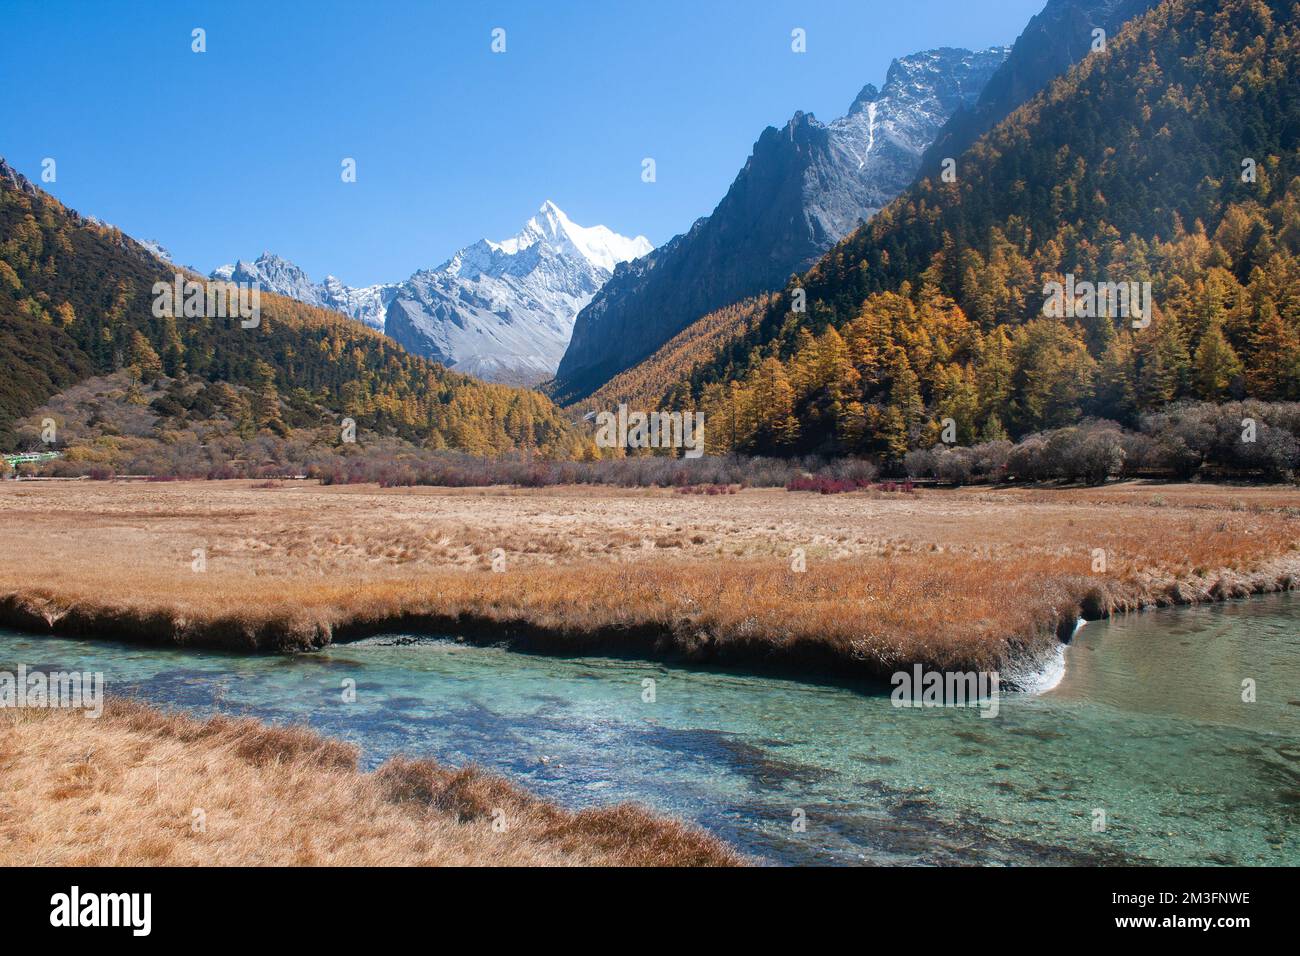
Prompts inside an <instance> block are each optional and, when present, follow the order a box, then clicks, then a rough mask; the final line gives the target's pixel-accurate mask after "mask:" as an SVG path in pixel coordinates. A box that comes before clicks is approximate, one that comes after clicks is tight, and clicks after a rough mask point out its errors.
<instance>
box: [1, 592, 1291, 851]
mask: <svg viewBox="0 0 1300 956" xmlns="http://www.w3.org/2000/svg"><path fill="white" fill-rule="evenodd" d="M1297 624H1300V596H1296V595H1290V594H1282V595H1272V596H1268V597H1263V598H1256V599H1252V600H1249V601H1244V602H1236V603H1231V604H1224V605H1214V606H1207V607H1199V608H1178V609H1169V610H1160V611H1151V612H1145V613H1142V614H1135V615H1129V616H1126V617H1121V618H1117V619H1115V620H1113V621H1109V622H1094V623H1092V624H1089V625H1087V626H1086V627H1085V628H1083V629H1082V630H1081V631H1079V633H1078V635H1077V636H1076V638H1075V640H1074V642H1073V643H1072V645H1071V646H1070V647H1069V648H1067V649H1065V652H1064V657H1065V674H1064V677H1063V678H1062V679H1061V680H1060V681H1059V683H1057V684H1056V685H1055V686H1054V687H1053V688H1051V689H1050V690H1047V691H1045V692H1042V693H1039V694H1033V695H1031V694H1003V695H1002V697H1001V701H1000V707H999V712H998V714H997V716H996V717H992V718H988V717H982V716H980V713H981V712H980V711H979V710H978V709H976V708H949V709H942V708H938V709H935V708H926V709H911V708H896V707H894V706H892V705H891V702H890V699H889V697H888V696H887V694H885V693H882V692H878V691H877V692H870V691H867V690H865V689H864V688H862V687H855V686H847V685H839V686H834V685H832V686H827V685H819V684H805V683H799V682H795V681H788V680H780V679H773V678H771V677H760V676H750V675H738V674H727V673H719V672H714V671H701V670H693V669H685V668H680V667H675V666H666V665H662V664H654V663H645V662H639V661H625V660H612V659H607V658H581V659H568V658H554V657H541V656H532V655H526V654H518V653H513V652H510V651H506V650H503V649H500V648H481V647H473V646H469V645H465V644H459V643H456V642H454V641H450V640H442V639H433V638H411V637H409V636H400V635H399V636H392V637H383V638H372V639H368V640H365V641H360V642H357V643H353V644H347V645H341V646H336V647H332V648H329V649H327V650H325V651H322V652H319V653H314V654H309V655H302V656H298V657H244V656H237V655H230V654H220V653H212V652H196V651H178V650H164V649H157V648H145V647H136V646H128V645H121V644H116V643H112V642H105V641H84V640H71V639H64V638H53V637H44V636H31V635H23V634H20V633H17V632H13V631H4V630H0V670H6V669H7V670H10V671H13V670H15V669H16V667H17V665H18V664H26V665H27V666H28V667H29V668H31V667H33V666H37V667H41V668H49V669H76V670H91V671H101V672H103V673H104V675H105V680H106V682H107V686H108V689H109V691H110V692H116V693H129V694H136V695H138V696H140V697H142V698H144V699H146V700H148V701H151V702H154V703H157V704H164V705H171V706H176V707H181V708H184V709H186V710H188V711H192V712H196V713H200V714H207V713H212V712H214V711H217V710H222V711H226V712H234V713H241V714H249V715H253V716H256V717H260V718H263V719H269V720H273V721H294V722H306V723H308V724H310V725H311V726H312V727H314V728H316V729H318V730H320V731H322V732H324V733H326V734H330V735H333V736H337V737H342V738H345V739H348V740H351V741H353V742H355V743H357V744H358V745H360V747H361V748H362V752H363V755H364V760H365V762H366V764H367V766H375V765H377V764H378V763H380V762H382V760H383V759H384V758H385V757H387V756H388V755H390V754H393V753H396V752H403V753H406V754H408V755H411V756H432V757H436V758H437V759H439V760H441V761H444V762H450V763H455V764H459V763H464V762H468V761H475V762H477V763H479V764H482V765H484V766H486V767H489V768H492V769H495V770H498V771H501V772H503V773H505V774H506V775H507V776H509V777H511V778H512V779H514V780H516V781H518V782H520V783H522V784H524V785H525V786H527V787H528V788H530V789H531V790H533V791H535V792H537V793H539V794H542V795H543V796H546V797H549V798H551V799H554V800H556V801H558V802H560V803H562V804H564V805H566V806H570V807H574V808H579V807H584V806H591V805H595V804H605V803H610V802H615V801H620V800H638V801H641V802H644V803H647V804H649V805H650V806H652V807H655V808H657V809H659V810H662V811H666V812H669V813H673V814H676V815H679V816H681V817H683V818H686V819H690V820H694V821H696V822H697V823H699V824H701V825H702V826H704V827H707V828H708V829H710V830H712V831H713V832H715V833H717V834H719V835H720V836H722V837H723V838H725V839H727V840H728V841H730V842H731V843H733V844H734V845H736V846H738V847H739V848H741V849H742V850H744V851H746V852H748V853H750V854H752V855H754V856H756V857H758V858H759V859H761V860H763V861H766V862H772V863H830V864H835V863H850V864H852V863H870V864H891V863H907V864H969V863H978V864H1016V863H1065V864H1085V865H1087V864H1098V863H1100V864H1106V863H1167V864H1192V863H1208V864H1229V865H1242V864H1271V865H1283V864H1285V865H1296V864H1298V863H1300V842H1298V841H1297V833H1300V628H1298V627H1297ZM647 678H649V679H650V680H652V681H653V682H654V683H653V690H654V694H653V697H654V699H653V701H648V700H647V699H646V697H648V696H649V695H648V693H647V684H646V679H647ZM1248 680H1249V681H1253V682H1254V688H1255V700H1254V702H1245V701H1243V699H1242V697H1243V682H1244V681H1248ZM353 681H354V682H355V689H356V700H355V701H354V702H345V699H344V698H345V696H346V695H345V690H346V689H347V688H348V687H350V686H351V683H350V682H353ZM1103 815H1104V816H1103ZM1103 824H1104V825H1103Z"/></svg>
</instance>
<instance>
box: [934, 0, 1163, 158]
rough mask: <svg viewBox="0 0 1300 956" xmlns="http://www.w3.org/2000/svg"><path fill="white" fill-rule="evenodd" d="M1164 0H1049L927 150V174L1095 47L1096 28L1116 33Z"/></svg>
mask: <svg viewBox="0 0 1300 956" xmlns="http://www.w3.org/2000/svg"><path fill="white" fill-rule="evenodd" d="M1157 2H1159V0H1048V2H1047V5H1046V6H1044V7H1043V9H1042V11H1041V12H1040V13H1038V14H1037V15H1035V16H1034V17H1033V18H1032V19H1030V21H1029V23H1028V25H1027V26H1026V27H1025V29H1024V32H1022V33H1021V34H1020V36H1019V38H1018V39H1017V40H1016V42H1015V44H1014V45H1013V46H1012V47H1011V53H1010V55H1009V56H1008V57H1007V59H1006V62H1004V63H1003V64H1002V65H1001V66H1000V67H998V70H997V72H996V73H994V74H993V76H992V77H991V78H990V79H989V81H988V83H987V84H986V85H985V87H984V89H983V91H982V92H981V93H980V95H979V99H978V100H977V101H976V102H975V104H974V105H973V106H969V107H967V106H963V107H961V108H959V109H958V110H957V111H956V112H955V113H953V115H952V117H951V118H950V119H949V120H948V122H947V124H945V126H944V128H943V129H942V130H941V131H940V133H939V135H938V136H937V137H936V138H935V140H934V142H933V143H931V144H930V146H929V148H928V149H926V151H925V157H924V158H923V159H922V161H921V167H920V169H921V174H922V175H924V176H935V175H938V173H939V170H940V164H941V163H942V161H943V160H944V158H946V157H954V158H955V157H958V156H960V155H961V154H962V153H964V152H966V150H967V149H969V148H970V146H971V144H973V143H974V142H975V140H977V139H979V138H980V137H981V136H983V135H984V134H985V133H987V132H988V131H989V130H991V129H992V128H993V127H994V126H996V125H997V124H998V123H1000V122H1002V120H1004V119H1006V118H1007V117H1008V116H1010V115H1011V112H1012V111H1013V110H1015V109H1016V108H1017V107H1019V106H1020V105H1021V104H1022V103H1026V102H1028V101H1029V100H1030V99H1031V98H1032V97H1033V96H1035V95H1037V93H1038V92H1039V91H1040V90H1042V89H1044V88H1045V87H1046V86H1047V85H1048V84H1049V83H1051V82H1052V80H1054V79H1056V78H1057V77H1059V76H1061V75H1062V74H1064V73H1065V72H1066V71H1067V70H1068V69H1069V68H1070V67H1071V66H1073V65H1074V64H1075V63H1078V62H1079V61H1080V60H1082V59H1083V58H1084V57H1085V56H1087V55H1088V53H1089V52H1091V49H1092V31H1093V29H1094V28H1097V27H1100V28H1101V29H1103V30H1105V31H1106V36H1107V37H1113V36H1114V35H1115V34H1116V33H1118V32H1119V29H1120V27H1121V26H1123V25H1124V24H1125V23H1127V22H1128V21H1129V20H1132V19H1133V18H1134V17H1136V16H1138V15H1140V14H1142V13H1145V12H1146V11H1147V10H1149V9H1151V8H1152V7H1153V6H1155V5H1156V3H1157Z"/></svg>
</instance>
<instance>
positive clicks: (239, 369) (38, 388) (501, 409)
mask: <svg viewBox="0 0 1300 956" xmlns="http://www.w3.org/2000/svg"><path fill="white" fill-rule="evenodd" d="M175 274H176V268H175V267H174V266H171V265H170V264H168V263H165V262H163V261H162V260H160V259H158V258H157V257H155V256H154V255H153V254H151V253H150V252H149V251H148V250H147V249H146V248H145V247H144V246H142V245H140V244H139V243H137V242H136V241H135V240H133V239H131V238H129V237H128V236H125V235H123V234H122V233H121V232H120V231H119V230H117V229H115V228H112V227H106V226H99V225H95V224H93V223H91V222H90V221H88V220H87V219H86V218H84V217H82V216H81V215H79V214H78V213H76V212H74V211H72V210H70V209H67V208H66V207H64V206H63V205H62V204H61V203H60V202H59V201H58V200H57V199H55V198H54V197H52V196H50V195H49V194H47V193H45V192H43V191H42V190H40V189H38V188H37V187H35V186H34V185H33V184H32V183H31V182H29V181H28V180H27V179H26V178H25V177H23V176H21V175H20V174H19V173H17V171H15V170H14V169H12V168H11V167H10V166H8V165H7V164H5V163H4V161H3V160H0V363H3V367H2V369H0V370H2V371H3V375H2V376H0V446H4V447H9V446H11V445H12V443H13V442H14V441H15V440H16V436H15V433H14V430H13V424H14V421H15V420H16V419H17V418H19V417H21V416H22V415H24V414H26V413H27V412H30V411H31V410H32V409H33V408H35V407H36V406H37V405H39V404H40V403H41V402H42V401H43V400H44V399H46V398H48V397H49V396H51V395H53V394H54V393H55V392H57V391H59V390H61V389H63V388H66V387H67V386H69V385H71V384H73V383H75V382H77V381H79V380H81V379H83V378H86V377H88V376H90V375H95V374H104V373H107V372H111V371H113V370H115V369H120V368H130V369H133V370H135V371H136V372H137V373H139V374H140V375H141V376H142V377H143V376H148V375H150V374H153V373H155V372H160V373H162V374H166V375H169V376H174V375H178V374H187V375H189V376H194V377H198V378H201V379H205V380H208V381H214V382H227V383H230V384H233V385H242V386H248V387H250V388H252V389H254V390H255V393H256V395H257V401H256V403H255V404H256V407H257V416H256V420H254V421H251V422H250V423H249V427H250V428H253V429H263V428H267V429H271V430H272V431H276V430H277V429H282V428H283V422H281V421H280V409H281V408H282V407H287V408H288V409H289V411H291V412H292V411H295V410H299V409H300V410H302V411H303V413H304V414H308V413H313V414H314V413H316V410H317V409H319V408H321V407H324V408H327V409H330V410H332V411H333V412H334V413H335V414H337V415H348V416H351V417H352V418H354V419H355V420H356V422H357V424H358V426H360V427H362V428H365V429H367V430H372V431H374V432H378V433H380V434H392V435H397V436H400V437H403V438H408V439H410V440H413V441H419V442H421V443H424V444H427V445H430V446H433V447H443V446H453V447H459V448H465V449H468V450H472V451H475V452H476V453H482V454H487V453H491V452H500V451H506V450H510V449H514V448H534V449H537V450H539V451H543V452H556V453H567V452H569V451H571V450H572V449H573V448H574V447H575V445H574V442H575V439H574V436H573V434H572V432H571V430H570V429H569V428H568V427H567V425H566V424H565V423H564V421H563V420H562V419H561V417H560V415H559V413H558V411H557V410H556V409H555V408H554V406H552V405H551V404H550V402H548V401H547V400H546V399H545V398H543V397H541V396H540V395H537V394H536V393H533V392H528V391H525V390H522V389H514V388H508V387H505V386H500V385H487V384H484V383H481V382H477V381H475V380H474V379H471V378H468V377H466V376H463V375H458V374H456V373H453V372H449V371H447V370H446V369H444V368H443V367H442V366H440V365H438V364H436V363H433V362H429V361H427V360H425V359H423V358H419V357H417V356H412V355H409V354H407V353H406V352H404V351H403V350H402V349H401V348H400V347H399V346H397V345H396V344H395V343H393V342H392V341H390V340H389V339H386V338H384V337H383V336H381V335H379V334H378V333H376V332H374V331H372V330H369V329H366V328H364V327H363V326H361V325H359V324H358V323H356V322H354V321H352V320H351V319H348V318H346V317H344V316H342V315H339V314H338V313H336V312H331V311H327V310H324V309H319V308H315V307H312V306H309V305H305V304H303V303H299V302H296V301H294V300H291V299H288V298H285V297H282V296H278V295H269V294H267V295H263V296H262V297H261V321H260V323H259V324H258V325H257V327H255V328H243V327H242V326H241V323H240V321H239V320H238V319H221V318H204V317H197V318H181V317H173V316H171V315H163V316H161V317H157V316H155V315H154V314H153V307H152V306H153V300H154V295H153V292H152V289H153V286H154V283H156V282H163V283H167V284H170V283H171V282H172V281H173V279H174V276H175ZM189 278H191V279H194V280H198V278H199V277H197V276H192V275H191V276H189Z"/></svg>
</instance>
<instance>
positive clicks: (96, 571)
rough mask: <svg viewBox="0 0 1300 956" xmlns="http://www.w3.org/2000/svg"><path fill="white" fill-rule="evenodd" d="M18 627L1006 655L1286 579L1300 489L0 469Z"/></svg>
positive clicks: (3, 611)
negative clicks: (616, 483) (519, 480)
mask: <svg viewBox="0 0 1300 956" xmlns="http://www.w3.org/2000/svg"><path fill="white" fill-rule="evenodd" d="M0 524H3V527H4V529H5V532H4V535H3V537H2V538H0V624H6V625H9V626H13V627H17V628H22V629H26V630H34V631H48V630H55V631H59V632H61V633H69V634H81V635H87V636H103V637H115V638H124V639H130V640H138V641H151V642H161V643H179V644H194V645H204V646H220V647H226V648H231V649H237V650H239V649H242V650H303V649H309V648H311V647H316V646H321V645H323V644H325V643H328V642H330V641H333V640H339V639H344V638H347V637H353V636H358V635H361V634H366V633H373V632H377V631H390V632H391V631H400V630H403V629H406V630H426V631H432V632H435V633H453V634H460V635H464V636H466V637H467V638H469V639H473V640H490V641H499V640H502V639H508V640H510V641H512V642H513V643H514V644H515V646H517V647H520V648H521V649H532V650H538V651H544V652H554V653H584V652H594V651H600V652H603V653H624V654H629V655H639V656H655V657H673V658H679V659H686V660H691V661H697V662H707V663H718V664H723V665H740V666H746V667H750V666H752V667H766V668H770V669H774V670H778V671H782V672H785V673H788V674H791V675H799V674H810V675H811V674H813V673H816V672H836V673H840V674H848V675H852V676H864V677H883V676H887V675H888V674H889V673H891V672H892V671H893V670H895V669H896V668H897V667H898V666H900V665H908V664H912V663H921V664H924V665H928V666H933V667H942V668H960V669H993V668H997V669H1003V670H1007V669H1012V670H1014V668H1015V666H1016V665H1017V664H1026V663H1027V664H1030V665H1032V663H1033V662H1034V660H1035V659H1037V658H1039V657H1040V656H1041V655H1043V654H1045V653H1047V651H1049V650H1050V648H1051V646H1052V645H1053V644H1054V642H1055V640H1056V635H1057V634H1058V633H1066V632H1068V630H1069V629H1070V628H1071V627H1072V626H1073V623H1074V621H1075V619H1076V618H1077V616H1078V615H1079V614H1080V613H1082V614H1084V615H1085V616H1089V617H1093V616H1100V615H1103V614H1105V613H1108V612H1110V611H1113V610H1118V609H1127V608H1135V607H1140V606H1145V605H1148V604H1170V603H1187V602H1192V601H1197V600H1208V599H1218V598H1224V597H1233V596H1240V595H1244V594H1247V593H1252V592H1257V591H1269V590H1277V589H1280V588H1288V587H1290V586H1291V585H1292V581H1293V580H1294V574H1295V573H1296V572H1297V570H1300V552H1297V550H1296V547H1297V542H1298V541H1300V489H1297V488H1295V487H1291V486H1286V487H1250V488H1241V487H1225V486H1212V485H1191V484H1187V485H1153V484H1144V483H1123V484H1117V485H1111V486H1107V487H1103V488H1096V489H1024V488H1006V489H959V490H938V489H926V490H917V491H915V492H911V493H905V492H886V491H880V490H872V491H868V492H855V493H850V494H838V495H818V494H809V493H797V492H786V491H784V490H779V489H753V490H743V491H739V492H738V493H735V494H718V495H704V494H682V493H679V492H675V491H670V490H659V489H653V490H651V489H615V488H607V487H599V488H595V487H561V488H547V489H513V488H489V489H442V488H401V489H389V490H381V489H378V488H376V487H375V486H373V485H370V486H321V485H318V484H316V483H314V482H305V481H304V482H284V483H283V484H279V483H265V482H263V483H257V482H250V481H224V482H223V481H211V482H205V481H198V482H94V481H79V482H41V481H32V482H12V481H11V482H4V483H0Z"/></svg>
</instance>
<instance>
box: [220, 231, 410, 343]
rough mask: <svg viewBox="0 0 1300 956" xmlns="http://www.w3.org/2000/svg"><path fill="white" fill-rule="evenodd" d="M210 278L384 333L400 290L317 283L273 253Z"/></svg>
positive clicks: (329, 281)
mask: <svg viewBox="0 0 1300 956" xmlns="http://www.w3.org/2000/svg"><path fill="white" fill-rule="evenodd" d="M208 278H210V279H215V280H217V281H219V282H247V283H253V282H256V283H257V284H258V286H259V287H260V288H262V289H265V290H266V291H267V292H275V293H277V294H279V295H286V296H288V297H289V298H291V299H297V300H298V301H299V302H306V303H307V304H308V305H315V306H319V307H321V308H323V309H333V310H334V311H336V312H342V313H344V314H345V315H349V316H351V317H352V318H354V319H356V320H357V321H359V322H363V323H365V324H366V325H368V326H370V327H371V328H373V329H379V330H380V331H383V328H384V312H385V310H386V309H387V308H388V303H389V302H390V301H391V300H392V297H393V290H394V289H395V288H396V286H395V285H393V284H392V283H388V284H384V285H372V286H364V287H360V288H353V287H352V286H349V285H345V284H344V283H342V282H340V281H339V280H338V279H336V278H335V277H334V276H326V277H325V279H324V281H322V282H320V283H315V282H312V281H311V278H310V277H309V276H308V275H307V273H306V272H304V271H303V270H302V269H301V268H300V267H299V266H297V265H296V264H294V263H292V262H290V261H289V260H288V259H285V258H283V257H282V256H278V255H276V254H275V253H274V252H270V251H266V252H263V253H262V254H261V255H260V256H258V257H257V258H256V259H254V260H253V261H252V262H249V261H247V260H245V259H236V260H235V262H234V264H233V265H230V264H228V265H224V266H218V267H217V268H215V269H213V270H212V272H210V273H209V274H208Z"/></svg>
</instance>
